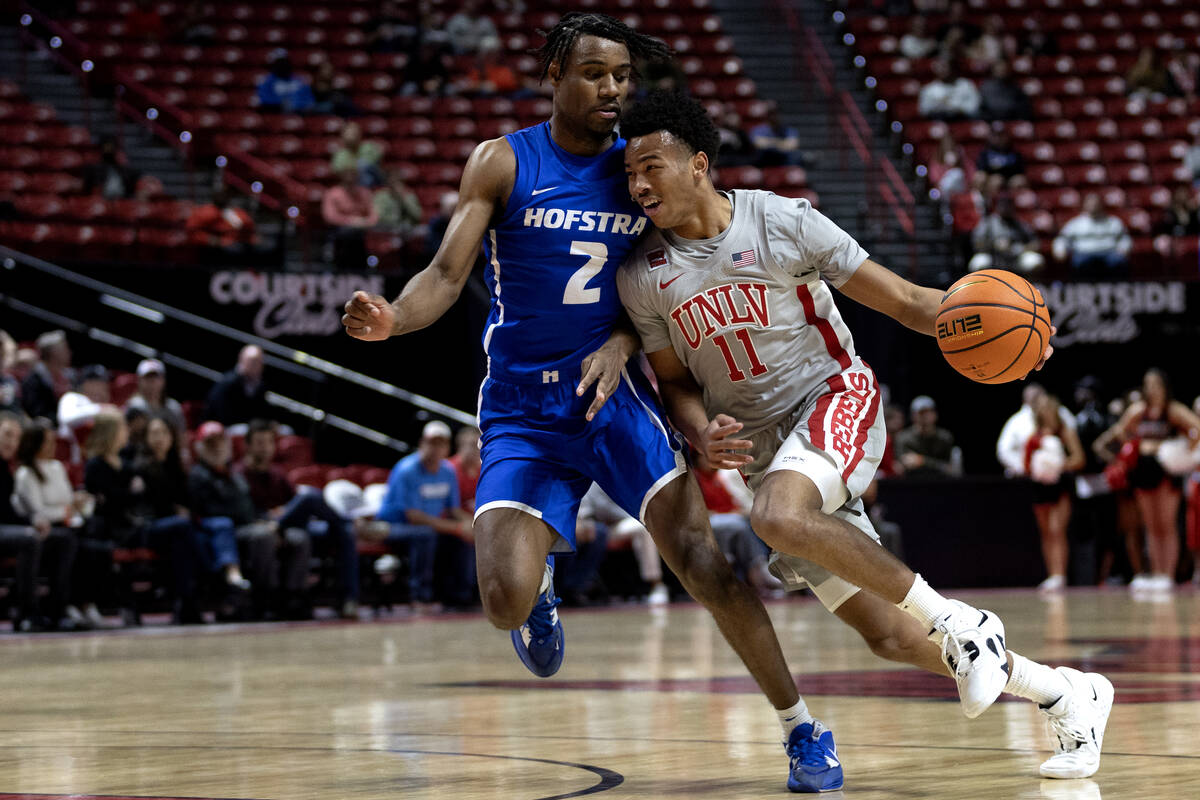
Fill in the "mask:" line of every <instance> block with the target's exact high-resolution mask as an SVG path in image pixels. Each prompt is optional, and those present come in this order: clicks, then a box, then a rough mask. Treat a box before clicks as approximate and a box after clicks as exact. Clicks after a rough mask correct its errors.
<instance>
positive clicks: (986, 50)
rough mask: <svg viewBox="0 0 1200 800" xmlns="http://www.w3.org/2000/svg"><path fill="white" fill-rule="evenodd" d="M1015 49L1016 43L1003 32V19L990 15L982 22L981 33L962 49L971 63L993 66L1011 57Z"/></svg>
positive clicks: (997, 15) (996, 15)
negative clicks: (976, 62)
mask: <svg viewBox="0 0 1200 800" xmlns="http://www.w3.org/2000/svg"><path fill="white" fill-rule="evenodd" d="M1016 48H1017V46H1016V41H1015V40H1014V39H1013V38H1012V37H1011V36H1009V35H1008V34H1007V33H1006V32H1005V30H1004V19H1003V18H1002V17H1001V16H1000V15H999V14H992V15H991V16H989V17H988V18H987V21H985V22H984V24H983V32H982V33H980V35H979V37H978V38H977V39H976V40H975V41H974V42H972V43H971V44H970V45H969V46H968V47H966V48H964V53H965V55H966V57H967V58H969V59H971V60H972V61H978V62H982V63H984V64H990V65H995V64H999V63H1001V62H1003V61H1004V60H1005V59H1006V58H1007V57H1009V56H1011V55H1012V54H1013V53H1014V52H1015V51H1016Z"/></svg>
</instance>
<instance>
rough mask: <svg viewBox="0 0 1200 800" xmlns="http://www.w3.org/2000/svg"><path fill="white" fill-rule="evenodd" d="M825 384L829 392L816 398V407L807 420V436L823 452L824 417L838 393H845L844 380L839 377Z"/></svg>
mask: <svg viewBox="0 0 1200 800" xmlns="http://www.w3.org/2000/svg"><path fill="white" fill-rule="evenodd" d="M826 383H827V384H828V385H829V392H828V393H826V394H823V395H821V396H820V397H819V398H817V407H816V408H815V409H813V413H812V415H811V416H810V417H809V418H808V436H809V439H810V440H811V441H812V443H813V446H814V447H816V448H817V449H818V450H825V416H826V415H827V414H828V413H829V406H830V404H832V403H833V398H835V397H837V395H838V392H844V391H846V379H845V378H843V377H842V376H841V375H834V376H833V377H832V378H830V379H829V380H827V381H826Z"/></svg>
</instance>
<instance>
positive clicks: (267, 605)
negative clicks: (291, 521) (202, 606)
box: [188, 420, 312, 619]
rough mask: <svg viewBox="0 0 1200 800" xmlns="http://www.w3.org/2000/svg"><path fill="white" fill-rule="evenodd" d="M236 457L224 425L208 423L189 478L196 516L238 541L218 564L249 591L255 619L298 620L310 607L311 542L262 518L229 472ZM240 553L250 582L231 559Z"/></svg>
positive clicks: (240, 480)
mask: <svg viewBox="0 0 1200 800" xmlns="http://www.w3.org/2000/svg"><path fill="white" fill-rule="evenodd" d="M232 456H233V447H232V445H231V443H230V441H229V437H228V435H227V434H226V431H225V426H224V425H222V424H221V423H219V422H216V421H215V420H209V421H208V422H205V423H204V424H203V425H201V426H200V427H199V429H198V430H197V431H196V459H197V460H196V463H195V464H194V465H193V466H192V470H191V473H190V474H189V475H188V494H189V495H190V497H191V504H192V514H193V515H194V516H195V517H196V518H197V519H199V520H200V524H201V527H202V528H203V529H204V530H205V531H206V532H207V533H208V534H209V536H211V537H213V538H214V539H216V540H217V541H219V542H228V537H229V534H230V532H232V533H233V535H234V537H235V538H236V540H237V544H238V547H237V548H236V549H235V550H234V553H232V554H231V553H229V552H228V550H227V549H226V550H224V551H223V552H221V553H219V554H218V563H219V564H223V568H224V569H225V579H226V582H227V583H228V584H229V585H230V586H231V587H232V588H234V589H241V590H247V589H248V590H249V591H250V592H251V603H252V611H251V613H252V615H253V616H254V618H256V619H264V618H266V617H267V615H268V614H275V613H279V614H282V615H285V616H293V615H295V616H299V615H300V613H301V612H302V611H304V610H305V608H306V607H307V606H306V601H305V598H306V594H307V591H306V590H307V584H308V567H309V556H310V553H311V550H312V543H311V541H310V540H309V538H308V534H307V533H305V532H304V531H303V530H298V529H296V528H280V526H279V525H278V524H277V523H276V522H275V521H274V520H263V519H261V518H260V516H259V514H258V511H257V510H256V509H255V508H254V500H253V499H252V498H251V496H250V487H249V485H248V484H247V483H246V479H245V478H244V477H242V476H241V475H240V474H238V473H237V472H234V471H233V470H232V469H231V468H230V467H231V464H230V461H231V459H232ZM239 550H240V551H241V552H242V553H244V555H245V563H246V572H247V573H248V574H249V577H250V580H249V582H247V581H246V580H245V579H244V578H242V577H241V573H240V571H237V570H234V569H233V567H232V562H231V560H230V559H231V556H233V555H234V554H236V553H237V552H238V551H239ZM219 616H220V614H219Z"/></svg>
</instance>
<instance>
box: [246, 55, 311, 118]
mask: <svg viewBox="0 0 1200 800" xmlns="http://www.w3.org/2000/svg"><path fill="white" fill-rule="evenodd" d="M267 69H268V70H270V73H269V74H268V75H265V76H264V77H263V78H262V79H261V80H259V82H258V107H259V108H260V109H261V110H263V111H279V112H282V113H285V114H294V113H304V112H306V111H311V110H312V108H313V105H314V104H315V103H316V100H315V99H314V98H313V93H312V88H311V87H310V86H309V85H308V82H307V81H305V80H304V79H303V78H301V77H299V76H298V75H296V73H295V72H294V71H293V70H292V59H291V57H290V56H289V55H288V51H287V50H284V49H283V48H282V47H277V48H275V49H274V50H272V51H271V53H270V54H269V55H268V56H267Z"/></svg>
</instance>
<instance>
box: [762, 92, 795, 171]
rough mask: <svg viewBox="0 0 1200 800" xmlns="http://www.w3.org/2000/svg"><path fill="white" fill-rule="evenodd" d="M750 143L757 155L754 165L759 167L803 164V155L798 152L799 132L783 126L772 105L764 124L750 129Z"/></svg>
mask: <svg viewBox="0 0 1200 800" xmlns="http://www.w3.org/2000/svg"><path fill="white" fill-rule="evenodd" d="M750 141H751V142H753V144H754V149H755V151H756V152H757V153H758V157H757V160H756V163H757V165H758V166H760V167H773V166H778V165H780V164H796V165H800V164H803V163H804V154H803V153H802V152H800V132H799V131H798V130H796V128H794V127H793V126H791V125H786V124H784V122H783V121H782V120H781V119H780V118H779V109H778V108H776V107H775V105H774V104H773V103H772V104H771V106H770V107H769V109H768V111H767V120H766V122H763V123H762V124H760V125H755V126H754V127H753V128H751V129H750Z"/></svg>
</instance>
